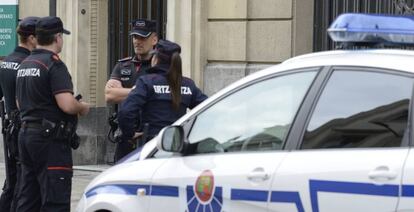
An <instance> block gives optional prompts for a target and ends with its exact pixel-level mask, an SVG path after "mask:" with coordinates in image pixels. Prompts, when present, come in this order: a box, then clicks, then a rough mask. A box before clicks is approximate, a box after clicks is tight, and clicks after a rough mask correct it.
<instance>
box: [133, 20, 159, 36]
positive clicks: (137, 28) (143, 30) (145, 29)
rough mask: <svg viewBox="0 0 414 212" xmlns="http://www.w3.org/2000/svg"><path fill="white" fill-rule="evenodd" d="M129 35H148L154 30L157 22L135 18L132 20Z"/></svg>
mask: <svg viewBox="0 0 414 212" xmlns="http://www.w3.org/2000/svg"><path fill="white" fill-rule="evenodd" d="M131 24H132V26H131V31H130V32H129V35H138V36H141V37H144V38H146V37H148V36H150V35H151V33H153V32H155V31H156V26H157V23H156V22H155V21H151V20H146V19H137V20H135V21H133V22H132V23H131Z"/></svg>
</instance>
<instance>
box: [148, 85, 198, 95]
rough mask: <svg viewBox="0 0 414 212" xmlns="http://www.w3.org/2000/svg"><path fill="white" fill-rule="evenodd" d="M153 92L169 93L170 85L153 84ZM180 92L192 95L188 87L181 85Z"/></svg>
mask: <svg viewBox="0 0 414 212" xmlns="http://www.w3.org/2000/svg"><path fill="white" fill-rule="evenodd" d="M153 88H154V92H155V93H157V94H167V93H170V86H168V85H154V86H153ZM181 94H183V95H192V94H193V93H192V92H191V89H190V87H187V86H182V87H181Z"/></svg>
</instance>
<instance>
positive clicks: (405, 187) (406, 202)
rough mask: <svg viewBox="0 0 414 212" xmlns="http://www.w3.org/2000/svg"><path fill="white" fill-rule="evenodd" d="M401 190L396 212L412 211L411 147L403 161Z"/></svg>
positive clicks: (413, 162) (413, 167) (413, 154)
mask: <svg viewBox="0 0 414 212" xmlns="http://www.w3.org/2000/svg"><path fill="white" fill-rule="evenodd" d="M411 145H412V143H411ZM401 190H402V191H401V193H400V194H401V198H400V201H399V202H398V210H397V211H401V212H409V211H414V150H413V149H412V147H411V149H410V153H409V156H408V157H407V160H406V161H405V165H404V172H403V179H402V186H401Z"/></svg>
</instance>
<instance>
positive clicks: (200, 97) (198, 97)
mask: <svg viewBox="0 0 414 212" xmlns="http://www.w3.org/2000/svg"><path fill="white" fill-rule="evenodd" d="M207 98H208V97H207V95H205V94H204V93H203V92H202V91H201V90H200V89H199V88H198V87H197V86H196V85H195V84H194V86H193V96H192V97H191V100H192V101H191V104H190V109H193V108H194V107H195V106H197V105H198V104H200V103H201V102H203V101H204V100H206V99H207Z"/></svg>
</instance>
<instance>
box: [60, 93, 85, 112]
mask: <svg viewBox="0 0 414 212" xmlns="http://www.w3.org/2000/svg"><path fill="white" fill-rule="evenodd" d="M55 99H56V102H57V104H58V106H59V108H60V109H61V110H62V111H63V112H65V113H67V114H71V115H77V114H79V115H86V114H87V113H88V112H89V105H88V104H87V103H85V102H79V101H78V100H76V99H75V97H74V96H73V95H72V93H69V92H63V93H58V94H56V95H55Z"/></svg>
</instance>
